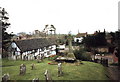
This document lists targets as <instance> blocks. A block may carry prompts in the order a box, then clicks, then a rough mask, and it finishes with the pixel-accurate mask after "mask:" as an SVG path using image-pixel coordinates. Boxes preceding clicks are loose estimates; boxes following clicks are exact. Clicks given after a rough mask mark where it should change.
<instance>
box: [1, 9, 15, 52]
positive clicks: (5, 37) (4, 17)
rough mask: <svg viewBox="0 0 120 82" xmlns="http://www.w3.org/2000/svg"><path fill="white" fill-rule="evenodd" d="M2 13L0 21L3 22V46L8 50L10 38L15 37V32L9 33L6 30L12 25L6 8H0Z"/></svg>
mask: <svg viewBox="0 0 120 82" xmlns="http://www.w3.org/2000/svg"><path fill="white" fill-rule="evenodd" d="M0 14H1V16H0V22H1V23H2V44H3V45H2V48H3V49H4V50H7V48H8V43H10V39H11V38H12V37H13V34H9V33H7V32H6V30H7V28H8V27H9V26H10V23H8V20H9V17H8V13H7V12H6V11H5V9H4V8H0Z"/></svg>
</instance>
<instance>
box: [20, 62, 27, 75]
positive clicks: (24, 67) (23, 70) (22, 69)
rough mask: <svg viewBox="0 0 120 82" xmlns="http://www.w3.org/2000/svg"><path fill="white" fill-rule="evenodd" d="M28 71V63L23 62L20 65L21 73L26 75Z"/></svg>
mask: <svg viewBox="0 0 120 82" xmlns="http://www.w3.org/2000/svg"><path fill="white" fill-rule="evenodd" d="M25 73H26V65H25V64H21V65H20V75H24V74H25Z"/></svg>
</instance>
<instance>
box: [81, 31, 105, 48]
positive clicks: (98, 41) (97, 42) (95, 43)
mask: <svg viewBox="0 0 120 82" xmlns="http://www.w3.org/2000/svg"><path fill="white" fill-rule="evenodd" d="M83 43H84V44H85V45H86V46H87V47H100V46H106V45H107V42H106V39H105V34H104V33H98V34H96V35H93V36H87V37H84V39H83Z"/></svg>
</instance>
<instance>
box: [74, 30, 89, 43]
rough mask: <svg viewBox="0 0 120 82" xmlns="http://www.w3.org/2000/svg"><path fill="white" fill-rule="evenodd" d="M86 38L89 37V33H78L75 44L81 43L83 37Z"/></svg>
mask: <svg viewBox="0 0 120 82" xmlns="http://www.w3.org/2000/svg"><path fill="white" fill-rule="evenodd" d="M86 36H87V32H86V33H78V34H77V35H76V36H75V38H74V42H78V43H81V42H82V39H83V37H86Z"/></svg>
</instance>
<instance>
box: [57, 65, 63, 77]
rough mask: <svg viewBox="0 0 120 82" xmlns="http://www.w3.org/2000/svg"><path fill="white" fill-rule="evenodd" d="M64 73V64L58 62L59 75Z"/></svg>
mask: <svg viewBox="0 0 120 82" xmlns="http://www.w3.org/2000/svg"><path fill="white" fill-rule="evenodd" d="M62 75H63V72H62V64H61V63H58V77H59V76H62Z"/></svg>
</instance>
